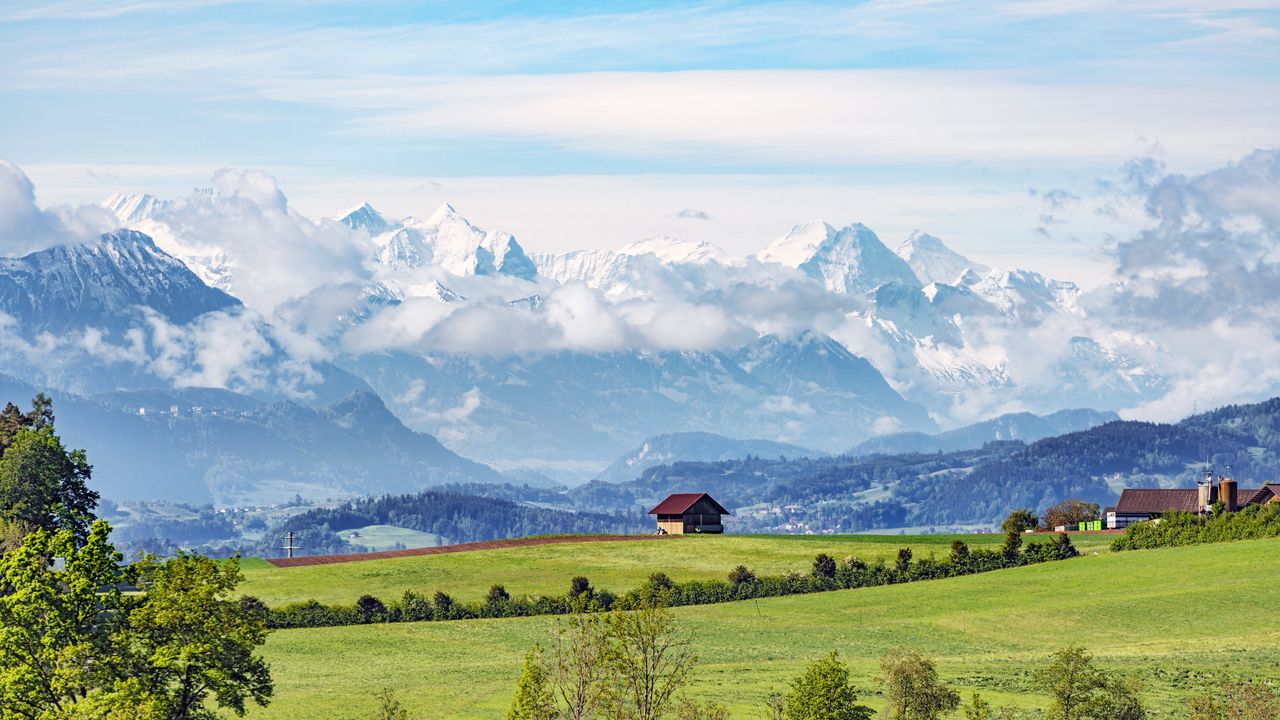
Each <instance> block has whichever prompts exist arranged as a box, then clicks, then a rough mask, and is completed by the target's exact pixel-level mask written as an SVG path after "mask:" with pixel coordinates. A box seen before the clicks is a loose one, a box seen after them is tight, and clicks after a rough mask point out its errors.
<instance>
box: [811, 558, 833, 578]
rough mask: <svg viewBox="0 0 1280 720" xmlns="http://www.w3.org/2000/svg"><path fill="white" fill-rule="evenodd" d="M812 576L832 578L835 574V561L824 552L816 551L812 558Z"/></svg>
mask: <svg viewBox="0 0 1280 720" xmlns="http://www.w3.org/2000/svg"><path fill="white" fill-rule="evenodd" d="M813 576H814V577H820V578H834V577H835V576H836V561H835V560H833V559H832V557H831V556H830V555H828V554H826V553H818V556H817V557H815V558H814V559H813Z"/></svg>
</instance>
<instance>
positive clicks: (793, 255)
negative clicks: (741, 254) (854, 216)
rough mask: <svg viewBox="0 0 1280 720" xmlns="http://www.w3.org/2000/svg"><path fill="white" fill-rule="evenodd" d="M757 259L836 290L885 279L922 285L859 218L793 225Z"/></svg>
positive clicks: (857, 290) (864, 287)
mask: <svg viewBox="0 0 1280 720" xmlns="http://www.w3.org/2000/svg"><path fill="white" fill-rule="evenodd" d="M756 259H757V260H760V261H761V262H772V263H778V264H781V265H786V266H787V267H793V268H796V269H798V270H800V271H801V272H803V273H805V274H806V275H808V276H809V277H812V278H813V279H815V280H818V281H819V282H821V283H822V284H823V285H824V286H826V287H827V289H829V290H832V291H833V292H838V293H847V294H865V293H868V292H871V291H872V290H875V289H876V288H877V287H879V286H881V285H883V284H884V283H887V282H897V283H901V284H903V285H907V286H910V287H920V281H919V280H918V279H917V278H916V275H915V273H914V272H913V271H912V270H911V267H910V266H909V265H907V262H906V261H905V260H903V259H902V258H900V257H898V256H897V255H895V254H894V253H893V251H891V250H890V249H889V248H887V247H885V244H884V243H882V242H880V238H879V237H877V236H876V234H875V233H874V232H872V231H871V228H869V227H867V226H866V225H863V224H862V223H855V224H853V225H849V226H846V227H844V228H841V229H839V230H836V229H835V228H834V227H832V226H831V225H829V224H827V223H825V222H823V221H821V220H815V221H812V222H807V223H804V224H802V225H797V226H795V227H794V228H792V229H791V232H789V233H787V234H786V235H784V236H782V237H781V238H779V239H777V240H775V241H774V242H773V243H771V244H770V245H769V246H768V247H767V248H765V249H764V250H761V251H760V252H759V253H757V254H756Z"/></svg>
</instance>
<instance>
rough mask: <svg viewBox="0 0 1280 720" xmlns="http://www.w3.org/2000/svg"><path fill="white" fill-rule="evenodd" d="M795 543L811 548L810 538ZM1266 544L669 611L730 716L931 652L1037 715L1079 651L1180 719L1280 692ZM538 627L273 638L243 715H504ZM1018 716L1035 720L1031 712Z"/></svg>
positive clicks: (948, 671) (707, 691) (872, 698)
mask: <svg viewBox="0 0 1280 720" xmlns="http://www.w3.org/2000/svg"><path fill="white" fill-rule="evenodd" d="M809 547H810V548H813V549H816V548H818V547H820V545H819V544H817V543H815V544H814V545H812V546H809ZM1277 573H1280V540H1256V541H1248V542H1238V543H1229V544H1220V545H1202V546H1195V547H1186V548H1172V549H1167V550H1150V551H1140V552H1128V553H1114V554H1107V553H1104V554H1098V555H1091V556H1086V557H1082V558H1078V559H1074V560H1068V561H1064V562H1056V563H1047V564H1044V565H1036V566H1031V567H1025V568H1018V569H1014V570H1004V571H998V572H994V573H987V574H983V575H974V576H968V577H962V578H952V579H947V580H936V581H929V582H920V583H911V584H908V585H898V586H889V587H879V588H867V589H861V590H847V591H839V592H831V593H822V594H816V595H803V596H793V597H787V598H776V599H770V600H761V601H759V602H758V603H757V602H743V603H729V604H722V605H709V606H702V607H693V608H681V609H678V610H677V611H676V613H677V616H678V617H679V618H680V620H681V621H682V622H684V623H686V624H687V625H689V626H691V627H694V628H696V630H697V633H698V638H699V639H698V646H699V655H700V657H701V658H702V661H703V663H702V667H701V671H700V673H699V676H698V679H697V682H696V685H695V686H694V688H693V689H692V693H693V694H694V695H697V696H701V697H709V698H714V699H716V700H718V701H720V702H723V703H725V704H726V705H728V706H729V707H730V708H731V709H732V710H733V717H735V718H739V719H745V718H756V717H760V716H761V714H760V710H759V707H760V701H761V699H762V698H763V697H764V696H765V695H766V694H767V693H768V691H769V690H770V688H782V687H783V686H784V685H785V684H786V682H787V680H788V679H789V678H791V677H792V676H794V675H795V674H796V673H797V672H799V671H800V670H801V669H802V667H803V665H804V664H805V663H806V662H807V661H809V660H810V659H812V658H814V657H817V656H818V655H821V654H822V653H825V652H827V651H829V650H833V649H834V650H839V651H840V653H841V655H842V656H844V657H845V658H846V659H847V660H848V661H850V663H851V665H852V668H853V671H854V676H855V677H854V679H855V682H856V683H857V685H858V686H859V687H860V688H862V689H863V690H864V693H863V694H864V698H865V699H866V700H867V701H868V702H869V704H872V705H876V706H878V705H879V698H878V697H877V696H876V695H874V694H868V693H869V691H870V690H872V689H873V688H874V685H873V682H872V679H873V678H874V677H875V674H876V663H877V659H878V658H879V657H880V656H881V655H882V654H884V653H886V652H888V651H890V650H892V649H894V648H899V647H901V648H909V649H918V650H921V651H923V652H926V653H929V654H931V655H934V656H936V657H937V658H938V659H939V669H940V671H941V674H942V675H943V677H944V678H945V679H946V680H948V681H950V682H952V683H954V684H956V685H957V686H959V687H960V688H961V691H962V693H963V695H964V696H965V697H966V698H967V696H968V692H969V691H970V690H978V691H980V692H982V693H983V694H984V695H985V696H987V697H988V698H989V699H992V700H995V701H996V702H997V703H1010V704H1014V705H1017V706H1019V707H1022V708H1035V707H1040V706H1043V705H1044V704H1045V702H1046V701H1045V700H1044V698H1041V697H1038V696H1036V695H1035V693H1034V691H1033V690H1032V686H1031V683H1030V673H1031V672H1032V671H1033V670H1034V669H1035V668H1037V667H1039V666H1041V665H1042V664H1043V663H1044V660H1045V657H1046V656H1047V655H1048V653H1050V652H1051V651H1053V650H1055V649H1058V648H1060V647H1062V646H1063V645H1065V644H1067V643H1068V642H1079V643H1082V644H1085V645H1087V646H1089V648H1090V649H1091V650H1092V651H1093V652H1094V653H1095V654H1096V655H1097V656H1098V657H1099V659H1100V661H1101V662H1102V663H1103V664H1104V665H1106V666H1108V667H1112V668H1124V669H1126V670H1128V671H1129V672H1132V673H1133V674H1135V675H1138V676H1139V677H1141V678H1142V679H1143V681H1144V683H1145V685H1146V689H1145V692H1144V695H1145V697H1146V698H1147V700H1148V702H1149V703H1150V704H1151V705H1152V706H1153V708H1154V709H1155V711H1156V712H1155V713H1154V717H1157V718H1173V717H1185V711H1184V709H1183V708H1182V706H1181V702H1182V699H1183V698H1185V697H1186V696H1187V695H1189V694H1191V693H1193V692H1198V691H1200V690H1202V689H1206V688H1208V687H1210V686H1212V685H1214V684H1216V683H1217V682H1218V681H1220V680H1226V679H1245V678H1253V679H1259V680H1268V681H1273V682H1275V681H1280V630H1277V629H1275V627H1274V624H1273V623H1271V622H1270V619H1271V617H1272V616H1273V606H1274V602H1275V598H1276V580H1275V578H1276V577H1277ZM555 622H556V621H555V619H553V618H522V619H511V620H477V621H464V622H451V623H411V624H397V625H379V626H356V627H342V628H331V629H317V630H290V631H282V632H277V633H275V634H273V635H272V636H271V639H270V640H269V642H268V644H267V647H266V651H265V652H266V656H267V658H268V660H269V661H270V662H271V665H272V669H273V673H274V676H275V679H276V688H277V691H276V699H275V702H274V703H273V704H272V706H271V707H270V708H268V709H266V710H259V709H255V710H252V711H251V712H250V713H249V717H251V718H255V719H262V720H266V719H269V718H291V719H299V720H306V719H307V718H325V719H326V720H329V719H335V720H336V719H341V718H368V717H372V713H373V708H374V701H373V700H372V699H371V695H372V693H373V692H375V691H377V690H378V689H380V688H382V687H387V686H390V687H393V688H396V690H397V691H398V692H399V694H400V697H401V698H402V699H403V701H404V702H405V704H406V705H407V706H408V707H409V708H410V709H411V711H412V713H413V717H415V718H419V719H420V720H426V719H435V718H440V719H443V718H477V719H478V718H496V717H502V716H503V714H504V713H505V708H506V705H507V703H508V701H509V699H510V694H511V689H512V687H513V684H514V681H515V677H516V674H517V672H518V669H519V662H520V655H521V653H523V652H524V651H525V650H526V649H527V648H528V647H529V646H530V645H532V644H533V643H534V642H535V641H541V642H543V643H546V642H547V639H548V637H549V633H550V631H551V629H552V628H553V627H554V625H555ZM1027 717H1033V715H1031V714H1030V712H1029V711H1028V714H1027Z"/></svg>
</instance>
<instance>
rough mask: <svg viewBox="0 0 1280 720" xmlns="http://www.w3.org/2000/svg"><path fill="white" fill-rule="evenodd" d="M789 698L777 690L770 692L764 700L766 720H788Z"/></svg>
mask: <svg viewBox="0 0 1280 720" xmlns="http://www.w3.org/2000/svg"><path fill="white" fill-rule="evenodd" d="M786 713H787V696H786V695H784V694H783V693H780V692H777V691H776V690H770V691H769V695H768V697H766V698H765V699H764V716H765V718H766V720H786Z"/></svg>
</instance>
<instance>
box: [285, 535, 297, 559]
mask: <svg viewBox="0 0 1280 720" xmlns="http://www.w3.org/2000/svg"><path fill="white" fill-rule="evenodd" d="M285 538H286V540H285V544H284V549H285V552H287V553H288V555H286V556H285V557H288V558H289V559H290V560H292V559H293V551H294V550H296V549H297V548H296V547H295V546H294V544H293V531H292V530H290V531H289V532H288V533H287V534H286V535H285Z"/></svg>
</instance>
